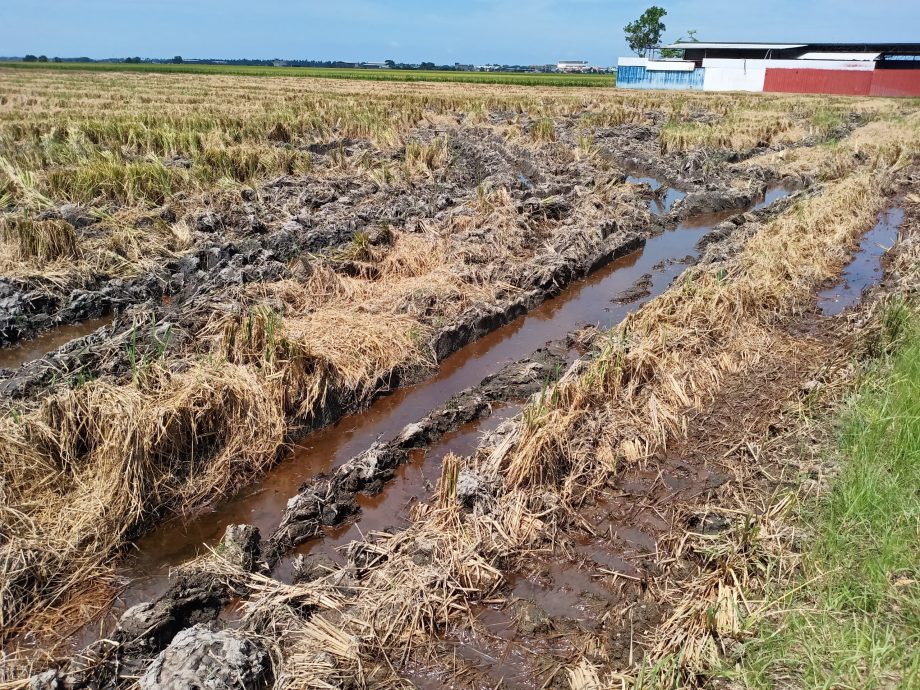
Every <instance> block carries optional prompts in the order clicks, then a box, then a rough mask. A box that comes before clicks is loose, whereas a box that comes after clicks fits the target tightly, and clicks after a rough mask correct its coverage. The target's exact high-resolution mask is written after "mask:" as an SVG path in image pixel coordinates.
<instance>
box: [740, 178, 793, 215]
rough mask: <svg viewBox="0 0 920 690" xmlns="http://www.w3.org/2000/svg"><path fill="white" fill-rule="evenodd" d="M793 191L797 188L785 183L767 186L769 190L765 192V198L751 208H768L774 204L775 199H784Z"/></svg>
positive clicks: (756, 209) (753, 209)
mask: <svg viewBox="0 0 920 690" xmlns="http://www.w3.org/2000/svg"><path fill="white" fill-rule="evenodd" d="M793 191H795V190H794V189H793V188H792V187H789V186H787V185H783V184H778V185H770V186H769V187H767V190H766V191H765V192H764V195H763V199H761V200H760V201H758V202H757V203H756V204H754V206H753V207H752V208H751V210H752V211H759V210H760V209H762V208H766V207H767V206H769V205H770V204H772V203H773V202H774V201H778V200H779V199H782V198H783V197H785V196H789V195H790V194H791V193H792V192H793Z"/></svg>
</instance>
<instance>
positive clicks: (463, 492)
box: [457, 470, 494, 510]
mask: <svg viewBox="0 0 920 690" xmlns="http://www.w3.org/2000/svg"><path fill="white" fill-rule="evenodd" d="M493 491H494V487H493V486H492V484H491V482H489V481H488V480H487V479H486V478H485V477H483V476H482V475H480V474H478V473H476V472H473V471H472V470H461V471H460V474H459V476H458V477H457V501H458V502H459V503H460V505H461V506H463V507H464V508H466V509H467V510H473V509H475V508H477V507H480V508H485V507H487V506H488V505H489V504H490V503H491V502H492V500H493V498H494V497H493Z"/></svg>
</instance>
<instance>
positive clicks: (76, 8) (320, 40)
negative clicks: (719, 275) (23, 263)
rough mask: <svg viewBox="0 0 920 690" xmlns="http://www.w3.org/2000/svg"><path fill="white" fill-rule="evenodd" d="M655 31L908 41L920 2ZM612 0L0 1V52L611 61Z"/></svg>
mask: <svg viewBox="0 0 920 690" xmlns="http://www.w3.org/2000/svg"><path fill="white" fill-rule="evenodd" d="M654 2H655V4H659V5H661V6H663V7H664V8H665V9H667V10H668V16H667V17H665V24H666V25H667V27H668V31H667V33H666V35H665V38H666V39H668V40H673V39H676V38H678V37H680V36H681V35H682V34H683V33H684V31H685V30H686V29H696V30H697V32H698V33H697V38H699V39H701V40H739V41H745V40H747V41H750V40H765V41H787V40H792V41H918V40H920V1H918V0H889V1H888V2H884V3H881V2H875V3H868V2H865V1H856V0H813V1H805V2H803V1H802V0H771V1H770V2H750V1H749V0H748V1H744V0H680V1H675V2H667V1H666V0H665V1H663V0H654ZM650 4H653V2H652V1H644V2H626V1H624V0H530V1H529V2H528V1H527V0H468V1H467V2H451V3H436V2H422V1H420V0H401V1H400V0H395V1H391V2H382V1H380V0H325V1H310V0H300V1H297V0H0V5H2V7H0V55H24V54H26V53H34V54H36V55H39V54H45V55H48V56H49V57H52V56H55V55H61V56H68V57H75V56H81V55H86V56H89V57H94V58H100V57H118V56H128V55H140V56H142V57H171V56H173V55H182V56H184V57H227V58H234V57H261V58H272V57H282V58H303V59H339V60H369V61H371V60H373V61H376V60H386V59H393V60H396V61H400V62H419V61H422V60H431V61H434V62H437V63H450V64H452V63H454V62H473V63H483V62H500V63H521V64H534V63H548V62H555V61H557V60H560V59H571V60H578V59H583V60H589V61H590V62H592V63H593V64H600V65H606V64H616V58H617V56H618V55H625V54H627V49H626V46H625V43H624V41H623V26H624V25H625V24H626V23H627V22H628V21H630V20H632V19H634V18H636V17H637V16H639V15H640V14H641V13H642V11H643V10H644V9H645V8H646V7H648V6H649V5H650Z"/></svg>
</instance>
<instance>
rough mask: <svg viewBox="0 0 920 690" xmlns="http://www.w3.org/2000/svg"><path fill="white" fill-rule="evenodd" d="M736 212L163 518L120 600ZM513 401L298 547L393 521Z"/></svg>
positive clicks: (608, 313)
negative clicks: (227, 488) (236, 490)
mask: <svg viewBox="0 0 920 690" xmlns="http://www.w3.org/2000/svg"><path fill="white" fill-rule="evenodd" d="M735 213H736V212H728V213H727V214H721V215H719V216H716V217H707V218H697V219H692V220H690V221H687V222H685V223H682V224H681V225H679V226H678V227H677V228H676V229H674V230H670V231H666V232H664V233H662V234H660V235H657V236H655V237H652V238H650V239H649V240H648V241H647V242H646V244H645V246H644V247H642V248H641V249H638V250H636V251H634V252H632V253H630V254H628V255H626V256H624V257H621V258H619V259H617V260H615V261H613V262H611V263H610V264H608V265H607V266H605V267H604V268H601V269H599V270H598V271H597V272H595V273H594V274H592V275H591V276H589V277H587V278H585V279H583V280H580V281H578V282H576V283H574V284H572V285H570V286H569V287H567V288H566V289H565V290H563V291H562V293H561V294H560V295H558V296H557V297H555V298H552V299H549V300H547V301H546V302H544V303H543V304H542V305H541V306H539V307H537V308H536V309H534V310H533V311H531V312H530V313H528V314H526V315H524V316H522V317H520V318H518V319H517V320H515V321H514V322H512V323H510V324H507V325H506V326H503V327H501V328H499V329H497V330H496V331H493V332H492V333H490V334H488V335H486V336H484V337H483V338H481V339H480V340H478V341H476V342H474V343H471V344H470V345H468V346H466V347H464V348H462V349H461V350H459V351H457V352H456V353H454V354H453V355H451V356H449V357H447V358H446V359H445V360H444V361H443V362H442V363H441V366H440V368H439V371H438V372H437V373H436V374H435V375H434V376H433V377H432V378H431V379H429V380H427V381H425V382H423V383H420V384H418V385H415V386H411V387H407V388H401V389H397V390H395V391H393V392H392V393H390V394H388V395H386V396H383V397H381V398H378V399H377V400H376V401H375V402H374V403H373V404H372V405H371V406H370V407H369V408H368V409H367V410H365V411H363V412H361V413H357V414H352V415H349V416H347V417H344V418H343V419H341V420H340V421H339V422H338V423H337V424H335V425H332V426H330V427H327V428H325V429H321V430H318V431H316V432H313V433H311V434H310V435H309V436H308V437H307V438H306V439H305V441H304V442H303V443H301V444H300V445H299V446H298V447H297V448H296V449H295V450H294V451H293V452H292V453H291V454H290V456H289V457H288V458H286V459H285V460H284V461H283V462H281V463H280V464H279V465H277V466H276V467H275V468H274V469H272V470H271V471H270V472H269V473H268V474H267V475H266V476H265V477H263V478H262V479H261V480H260V481H259V482H257V483H255V484H253V485H251V486H250V487H248V488H247V489H246V490H245V491H243V492H241V493H240V494H238V495H236V496H235V497H232V498H231V499H229V500H227V501H225V502H222V503H221V504H219V505H218V506H216V507H215V508H214V509H213V510H211V511H207V512H204V513H202V514H200V515H197V516H196V517H194V518H193V519H191V520H188V521H187V522H182V521H180V520H173V521H171V522H168V523H165V524H163V525H161V526H160V527H158V528H157V529H155V530H154V531H153V532H152V533H150V534H149V535H147V536H145V537H143V538H141V539H140V540H138V541H137V542H136V545H135V547H136V553H135V555H134V556H133V557H131V558H129V559H126V562H125V563H124V564H123V566H122V568H121V570H120V575H121V576H122V577H124V578H125V579H126V581H129V582H131V585H130V587H129V588H128V590H127V592H126V593H125V596H124V597H123V599H122V601H121V605H122V606H130V605H132V604H134V603H138V602H141V601H149V600H151V599H154V598H156V597H157V596H159V595H160V594H161V593H162V592H163V591H164V590H165V588H166V586H167V584H168V574H169V570H170V568H171V567H173V566H175V565H178V564H180V563H182V562H184V561H186V560H188V559H190V558H192V557H194V556H195V555H197V554H198V553H199V552H200V551H202V549H203V547H204V546H205V545H211V546H213V545H215V544H216V543H217V542H218V541H219V540H220V538H221V536H222V535H223V533H224V531H225V529H226V527H227V526H228V525H230V524H242V523H246V524H252V525H255V526H256V527H258V528H259V529H260V530H261V532H262V535H263V537H267V536H268V535H270V534H271V533H272V531H273V530H274V529H275V528H276V527H277V525H278V522H279V520H280V517H281V515H282V513H283V512H284V509H285V506H286V504H287V501H288V499H290V498H291V497H292V496H294V495H295V494H296V493H297V492H298V488H299V486H300V485H301V484H302V483H303V482H304V480H306V479H307V478H309V477H312V476H314V475H316V474H319V473H322V472H328V471H329V470H331V469H333V468H334V467H337V466H338V465H341V464H342V463H344V462H346V461H347V460H349V459H351V458H352V457H353V456H355V455H356V454H358V453H360V452H362V451H364V450H365V449H366V448H368V447H369V446H370V445H371V444H372V443H374V442H375V441H377V440H378V439H381V438H386V439H389V438H393V437H395V435H396V434H398V433H399V431H400V430H401V429H402V428H403V427H404V426H405V425H406V424H409V423H411V422H415V421H416V420H418V419H420V418H421V417H423V416H424V415H425V414H427V413H428V412H429V411H430V410H432V409H434V408H436V407H438V406H439V405H442V404H443V403H444V402H446V401H447V400H448V398H450V397H451V396H452V395H455V394H457V393H459V392H460V391H462V390H464V389H466V388H469V387H471V386H475V385H477V384H478V383H479V382H480V381H481V380H482V379H483V378H485V377H486V376H488V375H490V374H494V373H496V372H497V371H498V370H499V369H501V367H502V366H504V365H505V364H507V363H508V362H511V361H516V360H519V359H522V358H524V357H526V356H527V355H529V354H530V353H532V352H533V351H534V350H536V349H537V348H539V347H540V346H542V345H543V344H544V343H546V342H547V341H550V340H556V339H561V338H564V337H565V336H566V335H567V334H568V333H570V332H572V331H574V330H576V329H577V328H580V327H582V326H585V325H596V326H598V327H600V328H602V329H607V328H610V327H612V326H614V325H615V324H617V323H619V322H620V321H621V320H622V319H623V318H624V317H625V316H626V315H627V314H629V313H631V312H633V311H635V310H636V309H638V308H639V307H640V306H641V305H643V304H645V303H646V302H648V301H649V300H651V299H653V298H654V297H655V296H657V295H660V294H661V293H662V292H664V291H665V290H666V289H667V288H668V286H669V285H670V284H671V283H672V282H673V280H674V279H675V278H676V277H677V276H679V275H680V274H681V273H682V272H683V271H684V269H685V268H686V264H684V263H682V262H683V260H684V258H685V257H688V256H690V257H695V256H697V251H696V249H695V246H696V244H697V243H698V242H699V240H700V239H702V238H703V237H704V236H705V235H706V234H708V233H709V232H710V230H711V229H712V227H713V226H714V225H715V224H717V223H718V222H720V221H722V220H725V218H727V217H730V216H731V215H734V214H735ZM646 276H650V283H651V284H650V287H649V290H648V294H645V295H643V296H641V297H639V298H638V299H636V300H635V301H632V302H630V303H628V304H615V303H612V302H611V297H613V296H615V295H617V294H620V293H622V292H624V291H625V290H627V289H629V288H630V287H631V286H633V285H634V284H635V283H636V282H637V281H638V280H640V279H644V278H645V277H646ZM512 409H513V408H506V409H505V410H499V411H498V412H496V414H495V415H493V417H492V418H491V419H486V420H483V421H481V422H480V423H479V424H478V425H476V424H474V425H470V426H467V427H463V428H461V429H460V430H458V431H456V432H453V434H449V435H447V436H445V438H444V439H442V440H441V442H440V444H438V445H436V446H435V447H432V448H431V449H429V450H428V452H427V453H418V454H416V455H413V458H412V461H411V462H410V463H408V464H406V465H404V466H403V467H401V468H400V469H399V471H398V473H397V477H396V479H394V480H393V481H391V482H389V483H388V484H387V486H386V487H385V489H384V491H383V492H382V493H381V494H379V495H377V496H373V497H369V496H362V497H361V499H360V504H361V507H362V510H363V511H364V514H363V516H362V517H361V519H360V521H358V522H356V523H354V524H352V525H347V526H343V527H340V528H338V530H331V531H330V532H329V533H328V534H327V539H325V540H323V541H321V542H308V543H307V544H306V545H304V546H303V547H301V548H305V549H306V550H307V551H308V552H313V553H318V552H319V550H320V549H322V550H323V551H327V552H331V550H332V549H333V547H334V546H337V545H340V544H343V543H346V542H348V541H350V540H352V539H354V538H357V537H360V535H361V534H362V533H366V532H367V531H369V530H371V529H381V528H383V527H389V526H394V525H398V524H399V521H400V520H404V519H405V517H404V516H405V514H406V510H407V508H408V507H411V504H412V503H413V502H414V501H417V500H419V499H420V498H422V497H423V496H424V495H427V492H428V490H429V489H428V487H429V485H431V486H433V485H434V484H435V482H436V480H437V477H438V474H439V472H440V461H441V458H443V456H444V454H446V452H447V451H448V450H452V451H453V452H457V453H469V452H471V451H472V450H473V449H474V448H475V445H476V443H477V442H478V439H479V436H480V434H481V432H482V430H484V429H487V428H490V427H491V426H492V425H493V424H497V423H498V422H500V421H501V420H502V419H503V417H504V416H507V415H509V414H511V413H512ZM286 562H287V561H286ZM119 608H120V607H119Z"/></svg>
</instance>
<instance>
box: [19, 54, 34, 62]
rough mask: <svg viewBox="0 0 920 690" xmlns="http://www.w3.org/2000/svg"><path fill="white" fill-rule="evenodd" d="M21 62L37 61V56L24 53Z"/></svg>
mask: <svg viewBox="0 0 920 690" xmlns="http://www.w3.org/2000/svg"><path fill="white" fill-rule="evenodd" d="M22 61H23V62H38V58H37V57H35V56H34V55H26V56H25V57H24V58H23V59H22Z"/></svg>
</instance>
